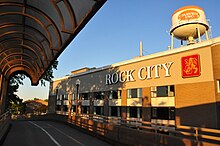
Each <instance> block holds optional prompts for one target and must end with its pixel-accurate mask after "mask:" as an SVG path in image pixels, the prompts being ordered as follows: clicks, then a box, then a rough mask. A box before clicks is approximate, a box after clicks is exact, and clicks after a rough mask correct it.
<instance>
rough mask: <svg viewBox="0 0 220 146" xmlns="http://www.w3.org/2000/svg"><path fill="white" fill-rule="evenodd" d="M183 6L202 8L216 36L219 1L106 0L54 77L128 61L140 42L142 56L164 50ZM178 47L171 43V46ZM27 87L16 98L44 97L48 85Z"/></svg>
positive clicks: (219, 33) (219, 25) (219, 27)
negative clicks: (172, 23)
mask: <svg viewBox="0 0 220 146" xmlns="http://www.w3.org/2000/svg"><path fill="white" fill-rule="evenodd" d="M187 5H195V6H199V7H201V8H203V9H204V11H205V14H206V19H208V20H209V25H210V26H211V36H212V38H215V37H218V36H220V15H219V14H220V9H219V6H220V1H219V0H175V1H174V0H167V1H165V0H107V2H106V3H105V4H104V5H103V7H102V8H101V9H100V10H99V11H98V12H97V13H96V14H95V16H94V17H93V18H92V19H91V20H90V21H89V22H88V23H87V25H86V26H85V27H84V28H83V29H82V30H81V32H80V33H79V34H78V35H77V37H76V38H75V39H74V40H73V41H72V42H71V43H70V44H69V45H68V47H67V48H66V49H65V51H64V52H63V53H62V54H61V55H60V56H59V58H58V61H59V64H58V69H57V70H55V71H54V77H55V78H60V77H63V76H65V75H67V74H70V72H71V71H72V70H76V69H80V68H83V67H102V66H106V65H110V64H113V63H117V62H121V61H125V60H129V59H132V58H134V57H136V56H139V42H140V41H142V42H143V50H144V51H143V55H145V56H146V55H150V54H154V53H156V52H162V51H166V50H167V49H168V46H169V45H170V40H171V37H170V34H169V30H170V28H171V17H172V14H173V12H174V11H175V10H177V9H178V8H180V7H182V6H187ZM179 45H180V42H179V41H177V40H175V47H179ZM30 84H31V83H30V80H29V79H28V78H27V79H25V81H24V85H22V86H20V87H19V91H18V93H17V94H18V96H19V97H20V98H23V99H24V100H28V99H33V98H41V99H47V98H48V94H49V83H47V84H46V87H42V86H41V85H38V86H37V87H33V86H31V85H30Z"/></svg>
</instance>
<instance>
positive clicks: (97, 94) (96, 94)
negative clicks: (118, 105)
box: [95, 92, 105, 99]
mask: <svg viewBox="0 0 220 146" xmlns="http://www.w3.org/2000/svg"><path fill="white" fill-rule="evenodd" d="M104 95H105V94H104V92H95V99H104Z"/></svg>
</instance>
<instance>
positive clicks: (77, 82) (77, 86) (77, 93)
mask: <svg viewBox="0 0 220 146" xmlns="http://www.w3.org/2000/svg"><path fill="white" fill-rule="evenodd" d="M79 86H80V80H79V79H77V80H76V101H77V102H76V115H78V112H79V109H78V108H79Z"/></svg>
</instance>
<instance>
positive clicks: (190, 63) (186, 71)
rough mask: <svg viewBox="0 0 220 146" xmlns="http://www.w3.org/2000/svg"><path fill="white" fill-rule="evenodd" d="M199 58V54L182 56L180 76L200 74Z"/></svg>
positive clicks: (196, 75)
mask: <svg viewBox="0 0 220 146" xmlns="http://www.w3.org/2000/svg"><path fill="white" fill-rule="evenodd" d="M200 74H201V72H200V59H199V54H195V55H190V56H185V57H182V77H183V78H188V77H198V76H200Z"/></svg>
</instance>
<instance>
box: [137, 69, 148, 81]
mask: <svg viewBox="0 0 220 146" xmlns="http://www.w3.org/2000/svg"><path fill="white" fill-rule="evenodd" d="M144 69H145V70H146V67H142V68H140V69H139V71H138V78H139V79H140V80H144V79H146V75H145V76H144V77H143V76H142V70H144Z"/></svg>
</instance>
